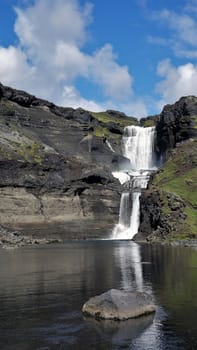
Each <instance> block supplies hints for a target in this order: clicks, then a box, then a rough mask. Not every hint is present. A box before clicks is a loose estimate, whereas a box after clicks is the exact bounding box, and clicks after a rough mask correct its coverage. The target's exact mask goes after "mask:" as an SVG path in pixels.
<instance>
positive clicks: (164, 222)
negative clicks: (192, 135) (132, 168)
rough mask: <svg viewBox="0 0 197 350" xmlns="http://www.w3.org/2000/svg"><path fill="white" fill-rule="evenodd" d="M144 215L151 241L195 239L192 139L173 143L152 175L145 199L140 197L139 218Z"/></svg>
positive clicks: (196, 176) (196, 171)
mask: <svg viewBox="0 0 197 350" xmlns="http://www.w3.org/2000/svg"><path fill="white" fill-rule="evenodd" d="M144 199H145V201H144ZM150 203H151V205H152V207H151V205H150ZM145 213H146V214H145ZM153 214H154V215H153ZM146 215H149V222H148V224H149V225H150V226H152V231H153V232H152V234H150V235H149V239H151V240H161V239H164V240H167V241H170V240H177V239H188V238H197V140H196V139H190V140H187V141H184V142H182V143H180V144H177V147H176V148H175V149H174V150H173V151H172V152H171V156H170V158H169V159H168V160H167V161H166V162H165V164H164V165H163V167H162V168H161V169H160V171H159V172H158V173H157V174H156V175H155V176H154V179H153V182H152V184H151V185H150V188H149V190H148V191H147V193H146V198H145V197H144V198H143V199H142V218H141V219H142V221H144V218H145V216H146ZM144 227H145V225H144ZM142 229H143V224H142V225H141V230H142Z"/></svg>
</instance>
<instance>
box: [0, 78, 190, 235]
mask: <svg viewBox="0 0 197 350" xmlns="http://www.w3.org/2000/svg"><path fill="white" fill-rule="evenodd" d="M132 124H135V125H137V124H139V125H143V126H151V125H153V124H155V125H156V129H157V141H156V147H157V154H158V158H161V156H162V157H163V159H164V160H165V161H166V162H165V164H164V166H163V168H162V169H161V170H160V171H159V172H158V173H157V174H156V176H155V177H154V179H153V181H152V184H151V185H150V187H149V189H148V190H147V191H145V192H144V194H143V195H142V197H141V218H140V221H141V224H140V233H139V235H138V239H140V238H147V237H149V238H148V239H152V240H155V239H163V238H166V236H169V235H171V236H172V237H173V236H176V237H177V236H178V235H181V236H184V235H186V236H187V237H193V236H194V235H195V233H196V217H197V216H196V208H197V203H196V195H195V191H196V183H197V176H196V165H197V163H196V162H197V161H196V154H197V149H196V141H195V140H194V138H195V135H196V130H197V129H196V127H197V98H196V97H193V96H191V97H187V98H186V97H184V98H182V99H180V101H178V102H177V103H175V104H174V105H172V106H170V105H168V106H166V107H165V108H164V109H163V111H162V113H161V115H159V116H155V117H148V118H145V119H142V120H141V121H139V122H138V121H137V120H136V119H135V118H132V117H127V116H126V115H125V114H123V113H120V112H117V111H112V110H109V111H106V112H102V113H91V112H88V111H85V110H83V109H76V110H74V109H72V108H63V107H57V106H55V105H54V104H53V103H50V102H48V101H44V100H41V99H38V98H36V97H35V96H32V95H29V94H27V93H25V92H22V91H18V90H14V89H11V88H9V87H5V86H3V85H1V84H0V225H3V227H8V229H11V230H13V229H14V230H16V229H17V230H19V232H20V231H22V232H24V234H25V235H30V234H32V235H33V237H35V238H39V239H42V237H47V238H54V237H55V238H90V237H92V238H96V237H100V238H101V237H107V235H109V234H110V231H111V229H112V227H113V226H114V224H115V223H117V218H118V213H119V203H120V194H121V192H122V188H121V186H120V184H119V182H118V180H116V179H115V178H113V177H112V175H111V171H112V170H118V169H121V167H122V166H124V165H125V163H127V162H128V160H127V159H126V158H124V157H123V156H122V155H121V138H122V134H123V130H124V127H125V126H126V125H132ZM0 228H1V226H0ZM5 232H6V231H5V230H4V229H3V233H2V235H3V237H4V236H5ZM11 232H12V231H11ZM0 233H1V229H0ZM26 239H27V238H26Z"/></svg>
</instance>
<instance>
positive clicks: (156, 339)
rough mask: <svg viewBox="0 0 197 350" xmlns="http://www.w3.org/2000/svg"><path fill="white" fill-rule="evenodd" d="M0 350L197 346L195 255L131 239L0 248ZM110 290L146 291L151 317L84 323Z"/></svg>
mask: <svg viewBox="0 0 197 350" xmlns="http://www.w3.org/2000/svg"><path fill="white" fill-rule="evenodd" d="M0 266H1V269H0V281H1V284H0V349H1V350H56V349H57V350H120V349H129V350H145V349H146V350H167V349H170V350H171V349H173V350H183V349H184V350H191V349H197V323H196V314H197V298H196V296H197V251H195V250H192V249H190V248H179V247H178V248H177V247H165V246H151V245H141V246H139V245H137V244H136V243H134V242H131V241H126V242H123V241H122V242H118V241H100V242H99V241H98V242H70V243H66V244H64V245H57V246H53V245H51V246H43V247H26V248H20V249H18V250H15V251H7V250H3V249H1V250H0ZM110 288H124V289H129V290H142V291H146V292H148V293H151V294H152V295H153V297H154V299H155V302H156V304H157V312H156V315H155V316H154V315H153V316H148V317H142V318H139V319H134V320H130V321H125V322H107V321H106V322H97V321H94V320H93V319H92V320H91V319H90V320H89V319H83V316H82V314H81V308H82V305H83V303H84V302H85V301H87V300H88V299H89V297H91V296H94V295H97V294H100V293H102V292H104V291H106V290H108V289H110Z"/></svg>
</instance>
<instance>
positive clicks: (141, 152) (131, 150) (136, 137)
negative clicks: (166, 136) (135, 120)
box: [122, 125, 155, 171]
mask: <svg viewBox="0 0 197 350" xmlns="http://www.w3.org/2000/svg"><path fill="white" fill-rule="evenodd" d="M154 136H155V127H149V128H142V127H140V126H133V125H132V126H127V127H126V128H125V130H124V136H123V139H122V146H123V155H124V156H125V157H126V158H128V159H129V160H130V162H131V169H132V170H134V171H139V170H150V169H152V168H153V167H154V152H153V148H154Z"/></svg>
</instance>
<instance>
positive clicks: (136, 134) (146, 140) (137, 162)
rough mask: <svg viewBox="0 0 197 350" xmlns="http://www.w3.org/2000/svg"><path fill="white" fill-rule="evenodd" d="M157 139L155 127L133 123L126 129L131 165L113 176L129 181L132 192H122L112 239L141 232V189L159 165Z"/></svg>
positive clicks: (125, 152) (124, 140)
mask: <svg viewBox="0 0 197 350" xmlns="http://www.w3.org/2000/svg"><path fill="white" fill-rule="evenodd" d="M154 140H155V127H147V128H144V127H140V126H133V125H132V126H127V127H125V129H124V136H123V138H122V153H123V155H124V156H125V157H126V158H128V159H129V160H130V167H129V169H124V170H122V171H121V172H114V173H113V176H114V177H116V178H118V179H119V181H120V183H121V184H124V183H127V184H128V187H129V189H130V192H131V193H132V195H130V192H129V191H127V192H123V193H122V196H121V201H120V211H119V223H118V224H117V225H116V226H115V228H114V230H113V234H112V238H113V239H132V238H133V237H134V236H135V235H136V234H137V232H138V228H139V216H140V195H141V190H142V189H143V188H146V187H147V185H148V181H149V178H150V174H151V172H152V171H153V170H155V169H156V164H155V154H154ZM129 201H130V203H129ZM130 208H131V209H130ZM125 223H129V224H125Z"/></svg>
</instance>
